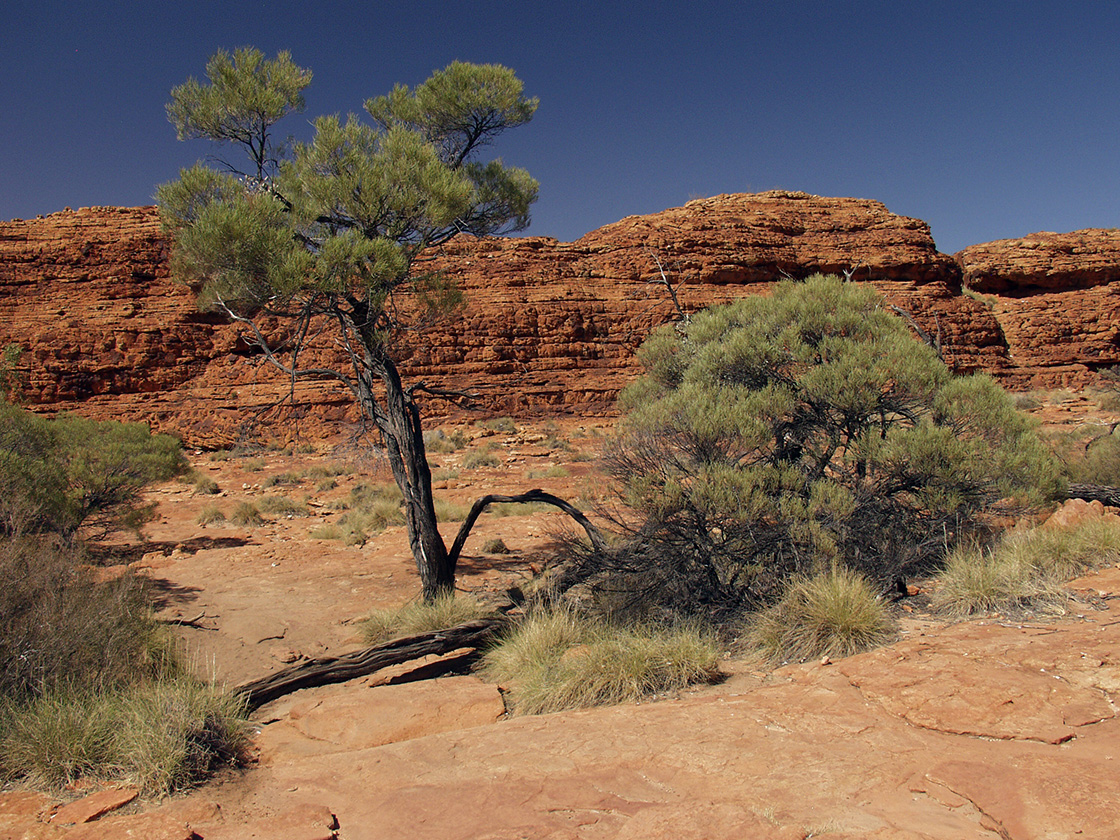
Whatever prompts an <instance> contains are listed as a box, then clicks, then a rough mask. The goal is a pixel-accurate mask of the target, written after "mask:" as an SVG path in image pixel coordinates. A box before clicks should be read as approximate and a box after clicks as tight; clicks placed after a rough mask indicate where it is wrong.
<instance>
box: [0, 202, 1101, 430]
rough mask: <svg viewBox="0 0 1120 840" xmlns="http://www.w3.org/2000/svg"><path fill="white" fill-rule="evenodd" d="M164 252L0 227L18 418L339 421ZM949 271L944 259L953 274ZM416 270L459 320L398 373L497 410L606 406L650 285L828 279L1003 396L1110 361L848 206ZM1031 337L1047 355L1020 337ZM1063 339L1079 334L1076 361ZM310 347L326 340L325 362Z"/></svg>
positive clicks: (515, 242) (104, 235)
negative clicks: (977, 373)
mask: <svg viewBox="0 0 1120 840" xmlns="http://www.w3.org/2000/svg"><path fill="white" fill-rule="evenodd" d="M972 250H973V249H969V251H972ZM168 254H169V247H168V243H167V241H166V240H165V239H164V237H163V236H162V234H161V233H160V229H159V222H158V217H157V214H156V212H155V210H154V208H84V209H82V210H79V211H77V212H72V211H66V212H63V213H55V214H52V215H50V216H46V217H43V218H38V219H34V220H28V221H21V220H16V221H12V222H7V223H0V344H7V343H10V342H16V343H18V344H20V345H21V347H23V348H24V355H23V358H22V361H21V366H20V368H21V373H22V374H23V376H24V388H23V392H22V399H23V401H24V402H25V403H26V404H28V405H30V406H32V407H41V408H43V409H45V410H57V409H70V410H76V411H79V412H81V413H83V414H86V415H88V416H93V417H118V418H127V419H141V420H147V421H149V422H151V423H152V424H153V425H154V426H156V427H157V428H160V429H169V430H175V431H178V432H180V433H182V434H183V435H184V436H185V437H186V439H187V440H188V441H189V442H191V443H193V444H196V445H225V444H228V443H230V442H231V441H232V440H234V439H235V438H236V437H237V436H238V435H239V434H240V433H242V432H243V431H244V429H245V426H246V424H247V423H251V422H252V421H254V420H260V419H263V420H264V421H265V422H272V421H275V420H276V419H277V418H278V417H279V416H280V414H278V413H277V411H276V410H275V409H274V408H273V407H274V406H276V404H277V403H278V401H282V400H286V401H288V402H289V403H292V404H294V407H292V406H289V408H288V409H286V410H285V411H284V412H282V413H283V415H284V416H285V417H286V418H288V419H291V418H293V417H294V418H296V419H297V420H299V421H301V422H299V423H297V424H296V425H294V426H293V425H291V424H286V425H282V426H279V425H275V424H273V425H274V428H276V429H280V430H281V433H282V434H297V433H298V434H311V435H312V436H315V435H316V434H317V430H319V429H323V428H326V427H328V426H330V425H331V424H337V422H339V421H347V420H349V421H353V420H354V419H356V418H355V417H354V415H353V409H352V406H351V401H350V399H349V397H348V395H347V394H346V393H344V392H342V391H341V390H339V389H338V388H336V387H335V386H333V385H327V384H321V383H302V384H299V385H298V386H297V387H296V389H295V391H294V393H293V392H292V390H291V386H290V383H287V382H285V381H284V379H283V378H282V377H281V376H278V375H276V374H275V373H274V372H272V371H270V370H268V369H267V368H266V367H265V366H264V365H262V364H261V363H260V360H259V358H258V357H256V356H255V355H254V354H253V352H252V348H251V346H250V345H249V343H248V342H246V341H245V340H244V338H243V337H242V336H241V335H240V333H239V331H238V330H237V329H236V328H235V327H233V326H231V325H229V324H227V323H225V322H223V321H222V320H221V319H219V318H217V317H216V316H214V315H211V314H206V313H201V312H199V311H198V310H197V308H196V307H195V305H194V302H193V298H192V295H191V293H190V291H189V290H188V289H186V288H184V287H181V286H178V285H176V284H175V283H174V282H172V281H171V280H170V278H169V272H168ZM967 254H968V252H962V255H958V256H961V257H962V263H963V264H964V265H965V269H966V272H970V273H969V274H968V276H969V278H972V277H973V274H972V273H971V272H973V271H974V269H973V268H972V267H971V266H972V265H973V263H972V262H969V261H968V259H967V258H965V257H967ZM428 260H429V265H430V267H432V268H439V269H442V270H444V271H446V272H447V273H448V274H449V275H450V276H451V277H453V278H454V279H455V280H456V281H457V282H458V283H459V284H460V285H461V286H462V287H463V289H464V291H465V292H466V299H467V301H468V303H467V306H466V308H465V309H464V310H462V311H461V312H460V313H458V314H457V315H456V317H455V318H454V319H452V320H450V321H448V322H447V323H444V324H442V325H440V326H438V327H437V328H435V329H432V330H430V331H428V332H425V333H423V334H409V335H407V336H406V337H405V340H404V341H402V342H401V345H400V346H399V347H398V354H399V356H400V358H402V359H403V365H404V368H405V371H406V373H407V374H408V375H410V376H418V377H422V378H423V379H425V381H427V382H429V384H435V385H444V386H451V387H455V388H459V389H462V390H468V391H473V392H475V393H477V394H478V395H479V403H480V405H482V406H483V407H485V408H487V409H489V410H491V411H500V412H505V413H519V412H530V411H564V412H577V411H578V412H591V413H602V412H609V411H611V410H612V408H613V405H614V400H615V398H616V396H617V394H618V391H619V390H620V388H621V387H622V386H623V385H625V384H626V382H628V381H630V380H631V379H632V378H633V377H634V376H636V375H637V373H638V368H637V363H636V361H635V356H634V351H635V350H636V348H637V347H638V346H639V345H640V344H641V342H642V341H643V340H644V339H645V337H646V336H647V335H648V334H649V333H650V331H651V330H653V329H654V328H655V327H657V326H658V325H660V324H662V323H665V322H666V321H668V320H670V319H671V318H672V317H673V316H674V311H673V308H672V304H671V302H670V300H669V297H668V295H667V293H666V289H665V287H664V285H663V284H662V283H661V282H660V281H661V278H662V276H663V275H662V272H664V275H665V276H667V277H669V278H670V279H671V280H672V282H673V283H674V285H675V287H676V289H677V291H678V294H679V297H680V301H681V304H682V306H683V307H684V308H685V309H686V310H695V309H697V308H700V307H703V306H708V305H711V304H713V303H720V302H726V301H729V300H731V299H734V298H736V297H740V296H743V295H748V294H758V293H766V292H767V291H768V290H769V288H770V287H771V285H772V284H773V283H774V282H775V281H777V280H780V279H781V278H782V277H784V276H788V277H803V276H806V275H808V274H810V273H813V272H815V271H825V272H848V273H849V274H850V276H851V277H852V278H853V279H855V280H860V281H869V282H871V283H872V284H873V285H874V286H875V287H876V288H877V289H878V290H879V291H880V292H881V293H882V294H883V295H884V296H885V298H886V299H887V301H888V303H890V304H891V305H894V306H897V307H899V308H900V309H902V310H905V311H906V312H908V313H910V315H911V316H912V317H913V319H914V320H915V322H916V323H917V324H918V325H919V326H920V327H921V328H922V329H923V330H925V331H926V332H928V333H929V334H930V335H933V336H939V338H940V341H941V344H942V347H943V350H944V355H945V358H946V360H947V361H948V362H949V363H950V364H951V365H952V366H953V367H954V368H956V369H958V370H962V371H971V370H976V369H986V370H989V371H991V372H993V373H995V374H996V375H997V376H1000V377H1002V378H1004V379H1006V380H1007V381H1009V382H1013V383H1015V384H1028V383H1033V384H1070V383H1080V382H1081V381H1082V380H1084V379H1085V378H1086V377H1088V376H1090V375H1091V370H1092V368H1093V367H1094V366H1095V365H1098V364H1099V363H1101V362H1108V363H1111V362H1110V360H1111V358H1112V356H1111V355H1109V354H1110V353H1112V352H1113V351H1114V350H1115V346H1114V345H1110V343H1109V342H1111V341H1112V335H1113V327H1112V320H1111V316H1110V317H1109V318H1106V319H1104V320H1101V319H1098V320H1097V321H1096V322H1093V323H1094V324H1095V325H1096V326H1095V327H1094V329H1096V328H1099V329H1098V332H1097V333H1094V332H1093V331H1092V330H1088V329H1087V327H1086V326H1085V324H1087V323H1088V321H1087V317H1088V316H1087V313H1086V314H1085V315H1084V317H1083V315H1081V314H1077V313H1078V312H1081V311H1082V310H1079V309H1078V308H1077V307H1074V306H1072V305H1066V306H1064V307H1062V308H1061V310H1060V311H1051V308H1050V307H1048V306H1043V307H1042V308H1041V309H1038V310H1037V311H1036V310H1033V309H1031V308H1030V307H1023V306H1021V301H1022V300H1024V298H1023V296H1022V295H1018V296H1016V294H1013V293H1012V292H1010V291H1009V290H1007V289H1001V290H999V291H998V292H994V294H995V296H996V299H997V301H999V302H998V303H993V300H992V299H991V298H990V297H986V296H985V295H984V294H972V295H966V294H963V293H962V287H961V281H962V273H961V268H960V266H959V265H958V263H957V262H955V261H954V260H953V258H951V257H948V256H946V255H944V254H941V253H939V252H938V251H937V249H936V247H935V245H934V243H933V240H932V238H931V237H930V233H929V228H928V226H927V225H926V224H925V223H924V222H922V221H919V220H917V219H909V218H905V217H902V216H897V215H895V214H893V213H891V212H890V211H888V210H887V208H886V207H884V206H883V205H882V204H881V203H879V202H876V201H869V200H862V199H848V198H821V197H818V196H811V195H807V194H805V193H790V192H780V191H775V192H768V193H760V194H754V195H724V196H717V197H714V198H708V199H701V200H697V201H692V202H689V203H688V204H686V205H685V206H684V207H679V208H674V209H671V210H666V211H664V212H662V213H657V214H653V215H650V216H632V217H628V218H626V219H623V220H621V221H619V222H617V223H615V224H612V225H608V226H606V227H604V228H601V229H599V230H597V231H594V232H592V233H589V234H588V235H586V236H584V237H583V238H582V239H580V240H577V241H576V242H572V243H562V242H558V241H556V240H554V239H546V238H523V239H490V240H483V241H478V240H472V239H467V238H463V239H457V240H453V241H452V242H450V243H448V244H447V245H445V246H444V247H443V248H442V249H440V251H439V253H433V254H432V255H430V257H428ZM1102 271H1104V273H1103V274H1101V275H1100V276H1101V277H1105V278H1107V277H1110V276H1111V275H1109V274H1108V272H1107V270H1104V269H1102ZM976 276H978V275H976ZM969 282H970V283H972V285H973V288H975V289H976V290H977V291H981V290H982V288H987V287H982V284H980V285H978V281H974V280H972V279H970V280H969ZM985 282H988V283H995V282H997V281H994V280H992V281H985ZM1056 282H1058V281H1056ZM1085 286H1086V284H1082V286H1081V287H1079V288H1078V290H1077V292H1076V294H1077V295H1081V296H1086V295H1089V296H1091V295H1103V296H1105V297H1106V298H1107V297H1108V296H1109V295H1110V292H1109V289H1110V286H1109V284H1108V282H1107V279H1104V280H1102V281H1101V283H1098V284H1097V285H1089V286H1088V287H1087V288H1086V287H1085ZM1021 287H1022V286H1021V284H1020V286H1019V287H1017V288H1021ZM1009 288H1010V287H1009ZM1045 294H1056V295H1063V294H1066V295H1068V294H1072V293H1070V292H1066V291H1061V290H1053V289H1051V290H1049V291H1046V292H1045ZM1002 302H1006V303H1007V305H1006V306H1003V303H1002ZM1016 307H1018V308H1016ZM1111 311H1112V309H1111V308H1110V309H1109V312H1111ZM1009 313H1010V314H1009ZM1019 313H1021V314H1019ZM1039 320H1041V321H1043V322H1045V330H1041V328H1040V327H1038V326H1037V324H1036V321H1039ZM1083 322H1085V323H1083ZM1032 330H1034V331H1035V332H1036V333H1038V334H1039V335H1042V334H1045V335H1048V336H1049V335H1054V336H1058V339H1056V340H1053V341H1051V340H1047V341H1045V342H1044V341H1032V340H1031V339H1030V336H1032V335H1033V334H1034V333H1032ZM1047 330H1048V332H1047ZM1083 333H1087V334H1089V335H1092V336H1096V337H1094V338H1092V340H1090V341H1088V342H1085V343H1083V346H1084V347H1085V352H1084V353H1081V352H1080V351H1079V349H1078V348H1079V347H1080V346H1082V344H1079V342H1081V339H1080V335H1081V334H1083ZM1024 336H1026V337H1024ZM1063 337H1064V338H1063ZM1063 341H1064V344H1063ZM1054 347H1061V348H1062V349H1061V350H1060V352H1059V351H1056V350H1054V349H1053V348H1054ZM1009 348H1010V351H1009ZM331 352H332V351H331V348H330V345H329V342H328V343H325V344H324V346H323V347H322V348H321V353H322V354H323V355H324V358H326V359H327V360H329V358H330V353H331ZM1055 353H1056V355H1055ZM1048 354H1049V355H1048ZM430 409H431V410H432V411H439V410H446V409H445V408H444V407H442V406H439V405H433V406H431V407H430Z"/></svg>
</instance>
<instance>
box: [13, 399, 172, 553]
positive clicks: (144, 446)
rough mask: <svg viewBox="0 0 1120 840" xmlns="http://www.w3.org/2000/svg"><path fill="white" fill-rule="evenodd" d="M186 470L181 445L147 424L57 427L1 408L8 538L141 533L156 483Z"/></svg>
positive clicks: (64, 420)
mask: <svg viewBox="0 0 1120 840" xmlns="http://www.w3.org/2000/svg"><path fill="white" fill-rule="evenodd" d="M185 470H186V460H185V459H184V457H183V453H182V451H181V448H180V445H179V441H178V440H176V439H175V438H173V437H170V436H168V435H153V434H152V433H151V432H150V431H149V429H148V427H147V426H146V425H143V424H140V423H117V422H112V421H107V422H97V421H94V420H86V419H83V418H80V417H72V416H65V415H64V416H61V417H58V418H56V419H54V420H48V419H46V418H44V417H39V416H37V415H34V414H31V413H30V412H27V411H23V410H22V409H19V408H16V407H14V406H11V405H8V404H7V403H0V484H2V485H3V487H4V488H5V492H4V493H3V494H2V496H0V534H8V535H14V534H20V533H43V532H47V531H51V532H55V533H58V534H61V535H62V536H64V537H67V538H69V537H72V536H74V535H75V534H76V533H77V532H78V530H79V529H83V531H84V532H85V533H86V534H89V535H90V536H101V535H104V534H107V533H110V532H113V531H117V530H120V529H125V528H127V529H132V530H138V529H139V528H140V526H141V525H143V523H144V522H146V521H147V520H148V519H149V518H150V517H151V515H152V510H153V506H151V505H144V504H143V503H142V502H141V501H140V491H141V490H142V489H143V488H144V487H145V486H146V485H148V484H151V483H153V482H156V481H163V480H166V479H168V478H171V477H172V476H174V475H176V474H178V473H181V472H183V471H185Z"/></svg>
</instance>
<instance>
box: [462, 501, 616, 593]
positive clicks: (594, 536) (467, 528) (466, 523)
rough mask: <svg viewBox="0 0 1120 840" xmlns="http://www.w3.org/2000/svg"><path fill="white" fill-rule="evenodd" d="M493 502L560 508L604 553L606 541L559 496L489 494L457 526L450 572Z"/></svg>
mask: <svg viewBox="0 0 1120 840" xmlns="http://www.w3.org/2000/svg"><path fill="white" fill-rule="evenodd" d="M495 502H515V503H519V504H531V503H533V502H541V503H543V504H546V505H552V506H553V507H557V508H560V510H562V511H564V513H566V514H568V516H570V517H572V519H574V520H575V521H576V522H577V523H578V524H579V526H580V527H581V528H583V530H584V531H586V532H587V538H588V539H589V540H591V545H592V546H593V547H594V549H595V550H596V551H600V552H602V551H606V550H607V541H606V540H605V539H603V535H602V534H601V533H599V529H598V528H596V527H595V526H594V525H592V524H591V520H590V519H588V518H587V517H586V516H584V514H583V511H581V510H580V509H579V508H577V507H575V506H574V505H572V504H571V503H570V502H566V501H564V500H563V499H561V498H560V497H559V496H554V495H552V494H551V493H546V492H545V491H544V490H539V489H537V490H527V491H526V492H524V493H518V494H517V495H516V496H503V495H501V494H499V493H490V494H489V495H486V496H483V497H482V498H480V499H477V500H476V501H475V503H474V504H473V505H471V511H470V513H468V514H467V518H466V519H464V520H463V524H462V525H461V526H459V533H458V534H456V536H455V542H454V543H453V544H452V546H451V550H450V551H449V552H447V557H448V562H449V563H450V564H451V571H452V573H454V571H455V566H456V565H457V564H458V562H459V555H460V554H461V553H462V551H463V544H464V543H466V541H467V537H468V536H470V533H471V528H473V527H474V523H475V522H476V521H477V520H478V517H479V516H481V515H482V512H483V511H484V510H486V508H488V507H489V506H490V505H492V504H494V503H495Z"/></svg>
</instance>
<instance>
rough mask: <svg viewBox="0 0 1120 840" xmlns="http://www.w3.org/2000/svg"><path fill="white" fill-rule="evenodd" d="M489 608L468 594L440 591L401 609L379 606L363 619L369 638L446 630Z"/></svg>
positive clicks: (379, 639) (374, 640) (481, 615)
mask: <svg viewBox="0 0 1120 840" xmlns="http://www.w3.org/2000/svg"><path fill="white" fill-rule="evenodd" d="M489 614H490V611H489V610H488V609H486V608H485V607H483V606H482V605H481V604H479V603H478V602H477V601H475V600H474V599H473V598H470V597H468V596H465V595H459V596H456V595H455V594H450V595H440V596H439V597H437V598H436V599H435V600H434V601H412V602H410V603H408V604H406V605H405V606H403V607H401V608H399V609H395V610H393V609H378V610H374V611H373V612H371V613H370V615H369V617H368V618H367V619H366V620H365V621H363V622H362V624H361V631H362V635H363V637H364V638H365V640H366V642H368V643H369V644H377V643H378V642H382V641H386V640H388V639H393V638H397V637H399V636H412V635H414V634H416V633H428V632H431V631H433V630H445V629H447V628H448V627H454V626H456V625H457V624H462V623H463V622H466V621H474V620H475V619H479V618H484V617H485V616H487V615H489Z"/></svg>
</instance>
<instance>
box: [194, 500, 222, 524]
mask: <svg viewBox="0 0 1120 840" xmlns="http://www.w3.org/2000/svg"><path fill="white" fill-rule="evenodd" d="M225 521H226V515H225V514H224V513H223V512H222V509H221V508H220V507H218V506H217V505H213V504H211V505H206V506H205V507H203V508H202V510H200V511H199V512H198V517H197V518H196V519H195V522H197V523H198V524H199V525H216V524H218V523H219V522H225Z"/></svg>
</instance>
